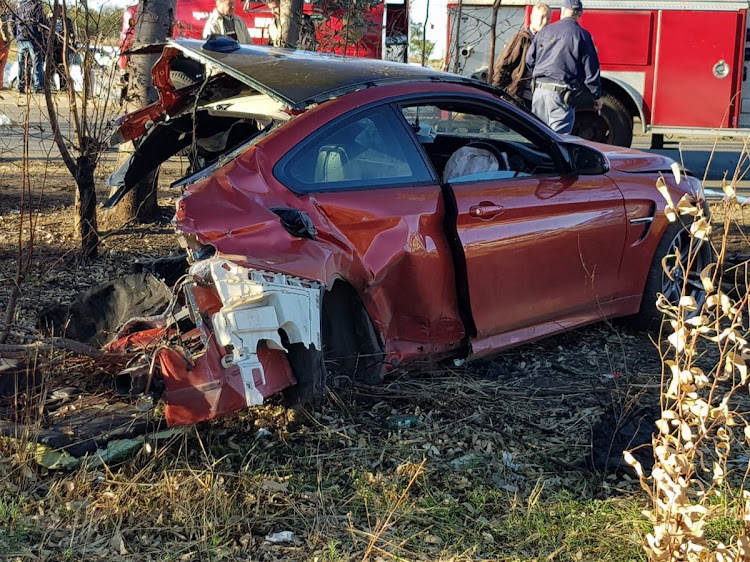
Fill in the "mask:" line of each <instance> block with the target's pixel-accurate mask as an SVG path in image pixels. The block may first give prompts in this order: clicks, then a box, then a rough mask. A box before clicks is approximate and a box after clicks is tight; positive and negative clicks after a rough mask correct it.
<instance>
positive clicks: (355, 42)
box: [120, 0, 409, 66]
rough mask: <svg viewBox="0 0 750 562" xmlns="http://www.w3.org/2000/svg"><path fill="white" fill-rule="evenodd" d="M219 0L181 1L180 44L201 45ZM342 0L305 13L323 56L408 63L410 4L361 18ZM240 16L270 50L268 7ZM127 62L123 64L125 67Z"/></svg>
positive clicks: (387, 2)
mask: <svg viewBox="0 0 750 562" xmlns="http://www.w3.org/2000/svg"><path fill="white" fill-rule="evenodd" d="M215 5H216V3H215V0H177V6H176V9H175V23H174V28H173V31H172V35H173V36H174V37H175V38H189V39H190V38H192V39H200V38H201V36H202V33H203V27H204V25H205V23H206V20H207V19H208V16H209V14H210V13H211V11H212V10H213V9H214V7H215ZM341 5H342V4H341V2H337V1H336V0H330V1H328V2H327V1H326V0H318V1H317V2H315V3H311V2H305V4H304V13H305V14H306V15H307V16H309V17H310V20H311V21H312V23H313V24H314V25H315V35H316V39H317V43H318V50H319V51H322V52H328V53H336V54H343V55H347V56H353V57H365V58H383V59H387V60H395V61H404V62H406V56H407V43H408V33H409V15H408V7H407V6H408V3H407V0H382V1H381V2H377V1H375V2H372V3H371V6H370V7H369V8H368V9H367V10H365V11H364V13H360V14H359V15H357V14H353V11H352V10H346V9H343V8H342V7H341ZM235 13H236V14H237V15H239V16H240V17H241V18H242V19H243V20H245V23H246V24H247V27H248V31H249V32H250V37H252V40H253V43H255V44H256V45H268V44H269V43H270V42H271V37H270V33H271V30H272V28H273V23H274V18H273V14H272V13H271V10H270V9H269V7H268V6H267V5H266V4H265V3H263V2H252V1H243V0H236V8H235ZM137 17H138V5H137V4H135V5H132V6H129V7H127V8H125V10H124V12H123V22H122V32H121V33H120V41H121V49H122V51H126V50H127V49H128V47H129V46H130V44H131V43H132V38H133V33H134V31H135V22H136V18H137ZM122 65H124V60H123V61H121V66H122Z"/></svg>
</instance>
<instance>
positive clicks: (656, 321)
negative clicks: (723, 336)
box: [633, 223, 714, 330]
mask: <svg viewBox="0 0 750 562" xmlns="http://www.w3.org/2000/svg"><path fill="white" fill-rule="evenodd" d="M690 244H691V236H690V232H689V231H688V228H686V227H685V226H683V225H682V224H679V223H673V224H670V225H669V227H667V229H666V230H665V231H664V235H663V236H662V238H661V241H660V242H659V245H658V246H657V247H656V252H654V258H653V261H652V262H651V268H650V269H649V272H648V276H647V278H646V285H645V287H644V290H643V298H642V300H641V308H640V310H639V311H638V314H637V315H636V316H635V317H634V318H633V324H634V325H635V326H636V327H637V328H640V329H643V330H648V329H655V328H658V327H659V326H660V325H661V320H662V314H661V312H659V310H658V309H657V308H656V298H657V295H658V294H662V295H664V297H665V298H666V299H667V301H669V302H670V303H671V304H673V305H675V306H676V305H677V303H679V301H680V297H682V296H683V295H688V296H691V297H693V298H694V299H695V301H696V303H697V304H698V308H699V310H700V307H701V306H702V305H703V302H704V301H705V299H706V293H705V291H704V289H703V284H702V283H701V280H700V273H701V271H703V269H704V268H705V267H706V266H707V265H709V264H710V263H712V262H713V260H714V254H713V250H712V249H711V245H710V244H709V243H708V242H706V241H702V240H699V239H697V238H696V239H693V242H692V244H693V246H692V248H691V246H690ZM691 254H692V255H691ZM665 258H666V259H665ZM662 262H664V266H666V270H665V268H664V266H663V265H662Z"/></svg>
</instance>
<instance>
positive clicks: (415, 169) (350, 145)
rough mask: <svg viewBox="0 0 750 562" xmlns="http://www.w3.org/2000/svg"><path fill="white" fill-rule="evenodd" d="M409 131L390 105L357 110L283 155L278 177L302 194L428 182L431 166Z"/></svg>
mask: <svg viewBox="0 0 750 562" xmlns="http://www.w3.org/2000/svg"><path fill="white" fill-rule="evenodd" d="M408 133H409V132H408V130H406V129H405V128H404V126H403V125H402V124H401V123H399V121H398V119H397V117H396V115H395V114H394V113H393V110H392V109H391V108H390V107H388V106H382V107H377V108H374V109H372V110H367V111H364V112H361V113H357V114H356V115H354V116H352V117H350V118H348V119H344V120H343V121H338V122H336V123H334V124H332V125H330V126H328V127H326V128H325V129H324V130H323V131H321V132H319V133H318V134H316V135H314V136H313V137H312V138H311V140H309V141H308V142H306V143H305V144H303V145H302V148H301V149H299V150H298V151H296V152H293V153H291V154H290V155H288V156H287V157H285V158H284V160H288V161H287V162H284V161H282V164H283V166H282V170H281V176H283V177H280V178H279V179H280V180H281V181H282V182H283V183H285V184H286V185H287V186H288V187H289V188H290V189H292V190H293V191H296V192H302V193H310V192H318V191H339V190H340V191H344V190H353V189H367V188H375V187H380V188H382V187H396V186H406V185H409V184H417V183H423V182H429V181H430V180H431V174H430V171H429V169H428V166H427V165H426V164H425V162H424V161H423V160H422V158H421V157H420V155H419V154H418V151H417V150H415V148H416V147H415V146H414V144H413V141H412V139H411V138H409V134H408Z"/></svg>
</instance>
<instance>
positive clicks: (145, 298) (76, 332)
mask: <svg viewBox="0 0 750 562" xmlns="http://www.w3.org/2000/svg"><path fill="white" fill-rule="evenodd" d="M171 300H172V291H171V290H170V289H169V287H167V286H166V285H165V284H164V282H162V281H160V280H159V279H157V278H156V277H154V276H153V275H151V274H148V273H139V274H133V275H126V276H124V277H121V278H119V279H115V280H113V281H107V282H106V283H102V284H100V285H97V286H96V287H94V288H93V289H89V290H88V291H86V292H84V293H83V294H81V295H80V296H78V297H77V298H76V300H75V301H74V302H73V304H71V305H53V306H49V307H47V308H44V309H42V310H41V311H40V312H39V314H38V318H39V321H38V326H39V328H40V329H41V330H43V331H46V332H47V333H48V334H51V335H57V336H65V337H66V338H69V339H72V340H76V341H79V342H84V343H87V344H89V345H92V346H96V347H101V346H103V345H105V344H106V343H108V342H109V341H110V340H111V339H112V337H113V336H114V335H115V334H116V333H117V330H118V329H119V328H120V326H122V325H123V324H124V323H125V322H127V321H129V320H132V319H134V318H142V317H151V316H155V315H158V314H161V313H163V312H164V310H165V309H166V308H167V306H168V305H169V303H170V302H171Z"/></svg>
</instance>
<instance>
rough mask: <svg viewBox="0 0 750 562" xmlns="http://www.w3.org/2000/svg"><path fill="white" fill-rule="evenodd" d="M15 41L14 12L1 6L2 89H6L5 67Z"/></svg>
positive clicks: (5, 6) (0, 52)
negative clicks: (13, 40)
mask: <svg viewBox="0 0 750 562" xmlns="http://www.w3.org/2000/svg"><path fill="white" fill-rule="evenodd" d="M12 39H13V12H11V10H10V6H9V5H8V4H7V3H5V2H3V3H2V4H0V88H4V87H5V82H4V79H5V65H6V64H7V63H8V53H10V42H11V40H12Z"/></svg>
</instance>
